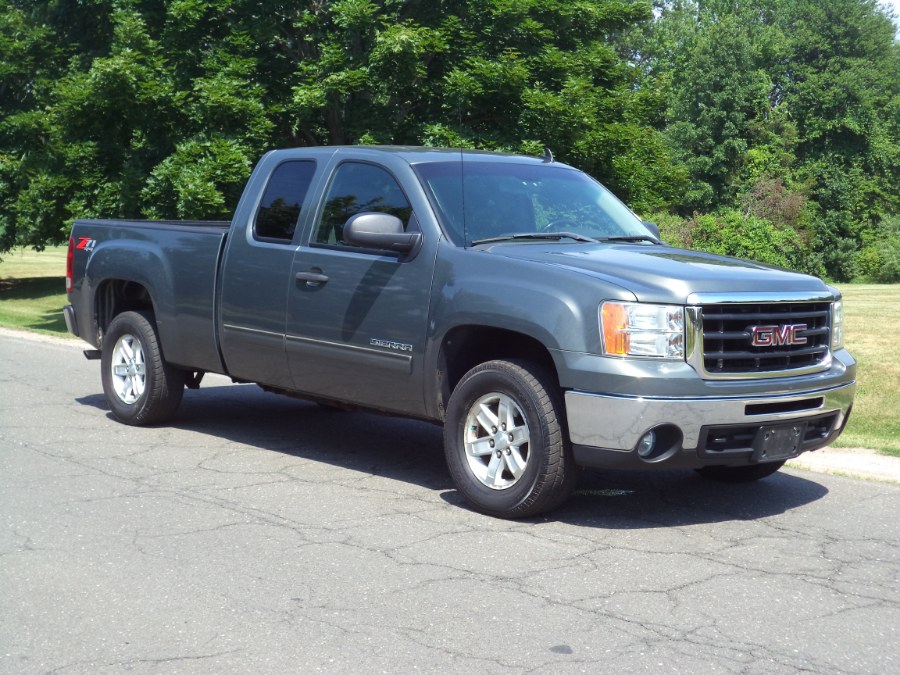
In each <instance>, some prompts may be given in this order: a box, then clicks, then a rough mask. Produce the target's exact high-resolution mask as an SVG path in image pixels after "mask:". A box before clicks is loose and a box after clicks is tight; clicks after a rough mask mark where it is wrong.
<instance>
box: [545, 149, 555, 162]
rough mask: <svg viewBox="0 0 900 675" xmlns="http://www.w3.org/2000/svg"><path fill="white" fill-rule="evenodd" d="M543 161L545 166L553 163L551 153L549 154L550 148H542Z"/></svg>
mask: <svg viewBox="0 0 900 675" xmlns="http://www.w3.org/2000/svg"><path fill="white" fill-rule="evenodd" d="M544 161H545V162H546V163H547V164H551V163H552V162H553V153H552V152H550V148H544Z"/></svg>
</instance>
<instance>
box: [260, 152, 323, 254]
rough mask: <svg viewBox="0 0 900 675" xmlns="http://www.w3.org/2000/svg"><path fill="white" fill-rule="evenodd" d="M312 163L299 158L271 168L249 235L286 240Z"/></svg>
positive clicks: (309, 179) (294, 223) (313, 166)
mask: <svg viewBox="0 0 900 675" xmlns="http://www.w3.org/2000/svg"><path fill="white" fill-rule="evenodd" d="M315 171H316V163H315V162H311V161H307V160H302V161H293V162H284V163H283V164H279V165H278V166H277V167H275V171H273V172H272V176H271V177H270V178H269V183H268V185H266V190H265V192H263V197H262V201H261V202H260V203H259V210H258V211H257V212H256V220H255V222H254V224H253V236H254V237H255V238H256V239H268V240H273V239H274V240H277V241H285V242H288V241H290V240H291V239H292V238H293V236H294V228H296V227H297V221H298V220H299V219H300V208H301V206H302V205H303V200H304V198H305V197H306V191H307V190H309V184H310V182H312V177H313V174H314V173H315Z"/></svg>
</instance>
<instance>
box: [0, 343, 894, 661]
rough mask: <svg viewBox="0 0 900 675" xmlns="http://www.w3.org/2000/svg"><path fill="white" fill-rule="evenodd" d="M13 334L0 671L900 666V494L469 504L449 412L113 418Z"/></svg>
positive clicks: (699, 488)
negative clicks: (545, 509)
mask: <svg viewBox="0 0 900 675" xmlns="http://www.w3.org/2000/svg"><path fill="white" fill-rule="evenodd" d="M83 347H84V345H80V344H79V343H77V342H65V341H61V340H48V339H35V338H31V337H26V336H22V335H18V334H12V333H10V332H3V333H0V518H2V523H3V527H2V530H0V672H4V673H42V672H54V673H116V672H126V671H127V672H137V673H155V672H217V673H227V672H253V673H264V672H305V673H309V672H365V673H372V672H392V673H399V672H413V671H420V672H441V673H453V672H458V673H472V672H479V673H521V672H546V673H550V672H552V673H579V672H653V673H679V672H683V673H688V672H703V673H794V672H797V671H801V670H802V671H812V672H816V673H888V672H900V635H898V633H900V574H898V572H900V546H898V544H900V519H898V517H897V514H898V513H900V486H897V485H894V484H888V483H879V482H872V481H864V480H859V479H854V478H848V477H842V476H831V475H822V474H815V473H808V472H804V471H798V470H795V469H788V470H784V471H782V472H779V473H778V474H776V475H775V476H773V477H771V478H769V479H766V480H764V481H761V482H759V483H756V484H753V485H739V486H728V485H718V484H712V483H707V482H704V481H702V480H701V479H700V478H698V477H696V476H695V474H694V473H693V472H663V473H645V472H640V473H618V474H617V473H608V474H600V473H589V472H586V473H584V474H583V475H582V476H581V482H580V487H579V490H578V492H577V493H576V494H575V496H574V497H573V498H572V499H571V500H570V501H569V502H568V503H567V504H566V505H565V506H564V507H563V508H561V509H559V510H558V511H556V512H554V513H553V514H551V515H549V516H547V517H544V518H540V519H532V520H525V521H518V522H509V521H502V520H496V519H491V518H488V517H485V516H482V515H479V514H477V513H473V512H471V511H469V510H467V509H466V508H465V507H464V506H463V504H462V503H461V500H460V499H459V497H458V495H457V494H456V492H455V490H454V489H453V487H452V485H451V483H450V481H449V478H448V474H447V471H446V468H445V466H444V461H443V456H442V452H441V430H440V428H439V427H436V426H432V425H429V424H424V423H419V422H412V421H407V420H398V419H392V418H387V417H381V416H377V415H372V414H367V413H348V412H341V411H337V410H327V409H322V408H320V407H318V406H316V405H314V404H310V403H306V402H302V401H297V400H292V399H289V398H284V397H278V396H274V395H271V394H266V393H264V392H262V391H261V390H259V389H258V388H257V387H255V386H252V385H233V384H231V383H229V382H228V381H227V380H226V379H224V378H221V377H210V378H208V380H207V381H206V382H205V383H204V387H203V388H202V389H201V390H199V391H189V392H187V394H186V396H185V401H184V403H183V405H182V408H181V410H180V412H179V415H178V417H177V419H176V420H175V421H174V423H172V424H171V425H170V426H160V427H154V428H132V427H127V426H124V425H122V424H119V423H117V422H115V421H114V420H113V419H112V418H111V417H110V416H109V413H108V412H107V410H106V406H105V403H104V400H103V397H102V394H101V391H100V376H99V364H98V363H97V362H88V361H86V360H85V359H84V358H83V357H82V356H81V354H80V352H79V349H80V348H83Z"/></svg>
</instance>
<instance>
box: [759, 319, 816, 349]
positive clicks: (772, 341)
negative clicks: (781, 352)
mask: <svg viewBox="0 0 900 675" xmlns="http://www.w3.org/2000/svg"><path fill="white" fill-rule="evenodd" d="M805 330H806V324H805V323H794V324H789V325H787V326H750V336H751V337H750V344H752V345H753V346H754V347H780V346H782V345H805V344H806V337H804V336H803V335H800V332H802V331H805Z"/></svg>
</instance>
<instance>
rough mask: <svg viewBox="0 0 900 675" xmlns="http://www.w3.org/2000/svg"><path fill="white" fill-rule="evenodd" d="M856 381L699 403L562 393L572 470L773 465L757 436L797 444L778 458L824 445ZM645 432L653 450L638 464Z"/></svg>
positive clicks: (842, 417)
mask: <svg viewBox="0 0 900 675" xmlns="http://www.w3.org/2000/svg"><path fill="white" fill-rule="evenodd" d="M855 392H856V382H850V383H847V384H842V385H840V386H836V387H832V388H828V389H821V390H815V391H808V392H803V393H793V394H789V395H777V396H773V395H769V396H746V397H734V398H731V397H722V398H713V397H703V398H653V397H641V396H615V395H608V394H594V393H588V392H582V391H567V392H566V413H567V419H568V426H569V438H570V439H571V441H572V445H573V450H574V454H575V461H576V463H578V464H580V465H583V466H592V467H603V468H648V465H654V464H655V465H664V466H665V467H671V468H696V467H700V466H708V465H742V464H748V463H756V462H761V461H774V460H773V459H772V458H771V457H767V456H766V451H765V444H764V442H763V440H762V439H763V436H764V435H766V434H771V433H772V430H773V429H775V430H776V433H782V432H781V431H779V430H780V429H785V428H791V425H793V430H794V432H795V434H796V435H797V440H796V443H794V445H793V446H792V448H790V449H788V450H787V451H785V450H784V448H783V447H782V448H780V450H779V453H778V454H777V459H785V458H787V457H790V456H796V455H798V454H800V453H801V452H805V451H807V450H815V449H816V448H820V447H823V446H825V445H828V444H829V443H831V442H832V441H834V439H836V438H837V437H838V435H839V434H840V432H841V431H842V430H843V428H844V425H845V424H846V421H847V417H848V415H849V413H850V409H851V407H852V405H853V397H854V394H855ZM650 431H654V432H655V437H656V444H655V446H654V448H653V449H652V451H651V452H649V453H647V454H646V455H645V456H644V457H641V456H640V455H639V454H638V452H637V447H638V444H639V442H640V441H641V439H642V438H643V437H644V436H645V435H646V434H647V433H648V432H650Z"/></svg>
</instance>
